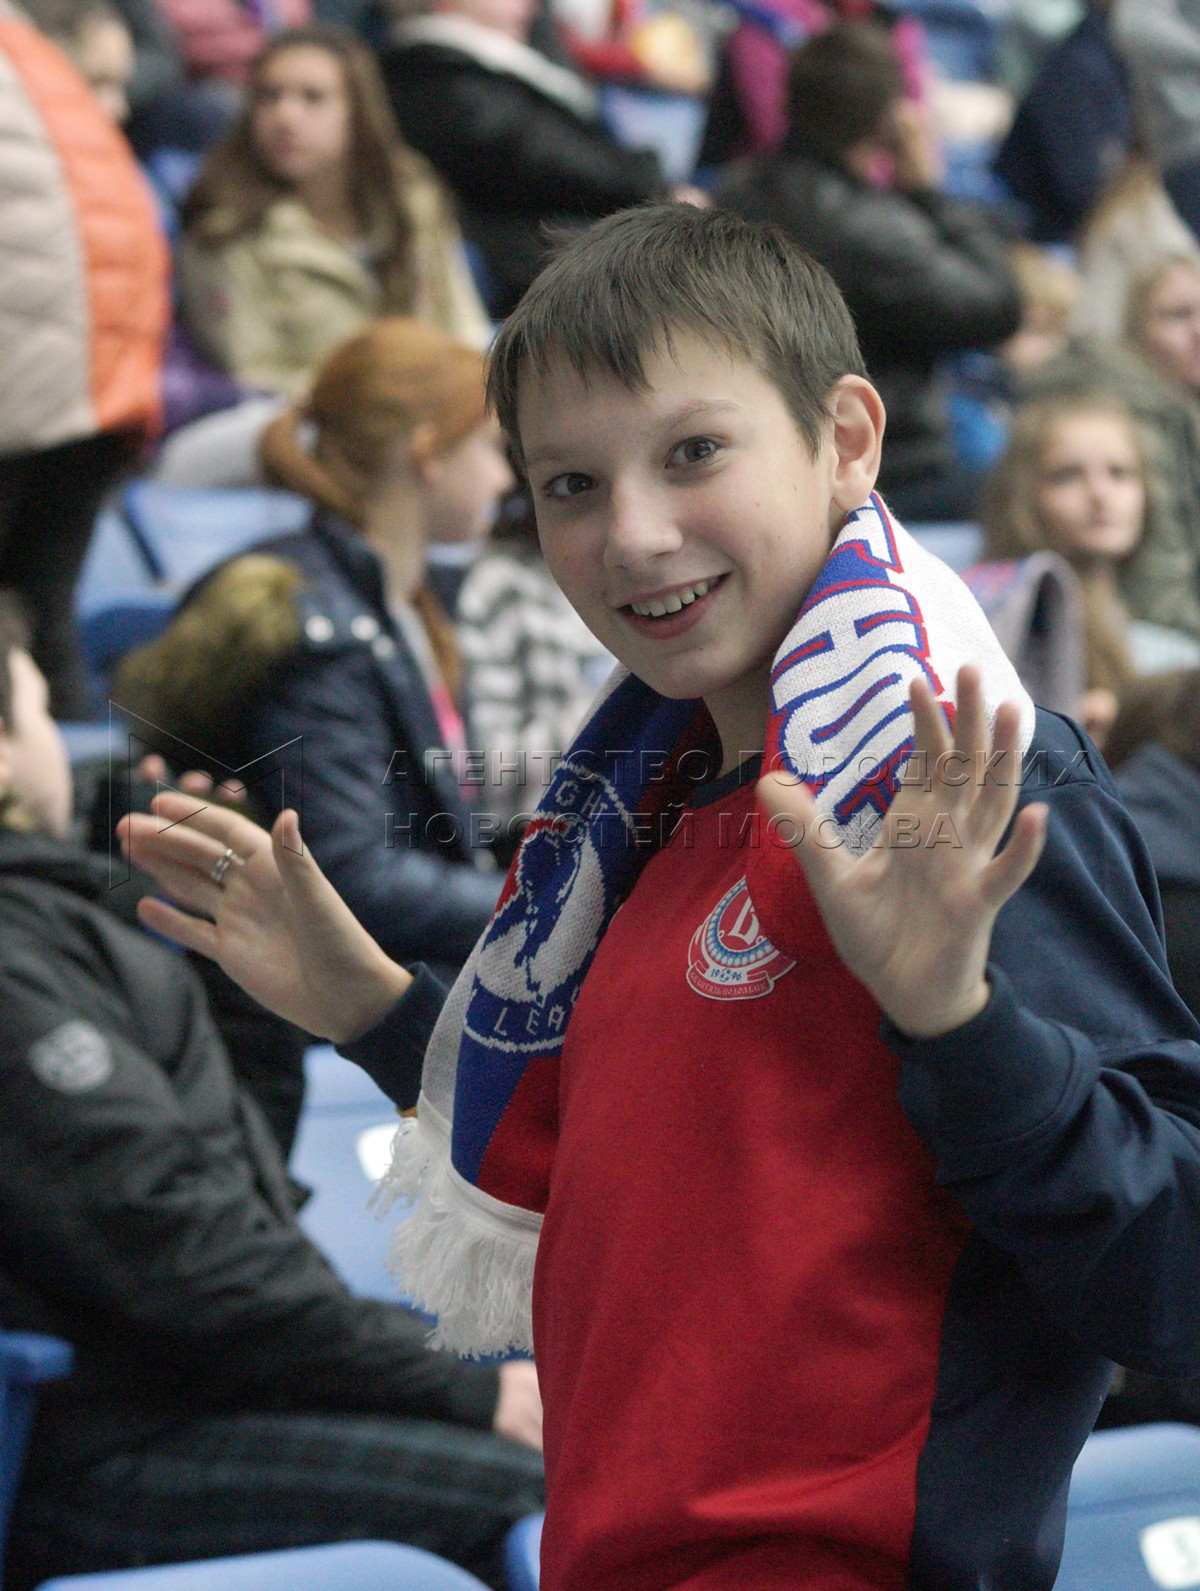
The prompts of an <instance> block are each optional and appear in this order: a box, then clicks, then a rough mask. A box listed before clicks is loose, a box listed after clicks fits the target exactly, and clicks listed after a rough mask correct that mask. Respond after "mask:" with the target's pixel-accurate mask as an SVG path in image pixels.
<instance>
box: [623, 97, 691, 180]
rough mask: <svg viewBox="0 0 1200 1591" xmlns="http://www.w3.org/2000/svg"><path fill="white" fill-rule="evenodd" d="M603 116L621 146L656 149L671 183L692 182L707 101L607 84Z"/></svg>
mask: <svg viewBox="0 0 1200 1591" xmlns="http://www.w3.org/2000/svg"><path fill="white" fill-rule="evenodd" d="M600 114H601V115H602V116H603V118H604V123H605V126H606V127H607V128H608V130H609V132H610V133H611V134H612V135H613V137H614V138H615V139H616V140H617V142H618V143H621V144H626V145H628V146H629V147H630V148H631V149H653V150H654V152H655V154H656V155H657V156H658V158H659V160H660V161H661V162H662V168H663V171H664V173H665V174H666V178H667V181H668V182H690V181H691V179H692V173H693V171H694V170H695V169H696V156H697V154H698V153H699V151H700V140H701V139H702V138H703V137H704V118H705V115H706V114H707V112H706V106H705V102H704V100H702V99H699V98H697V97H696V96H695V95H692V94H664V93H660V92H657V91H655V90H652V89H645V88H626V87H625V86H624V85H622V84H619V83H605V84H604V85H603V86H602V87H601V89H600Z"/></svg>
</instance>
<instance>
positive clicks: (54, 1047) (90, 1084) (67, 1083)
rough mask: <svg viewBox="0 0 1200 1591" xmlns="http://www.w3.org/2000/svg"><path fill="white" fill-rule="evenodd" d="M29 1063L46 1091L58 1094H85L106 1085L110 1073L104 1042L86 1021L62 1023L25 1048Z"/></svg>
mask: <svg viewBox="0 0 1200 1591" xmlns="http://www.w3.org/2000/svg"><path fill="white" fill-rule="evenodd" d="M29 1064H30V1066H31V1067H32V1068H33V1071H34V1075H35V1076H36V1077H37V1078H38V1080H39V1081H40V1082H42V1083H45V1085H46V1087H47V1088H53V1089H55V1090H56V1091H57V1092H58V1093H60V1094H86V1093H88V1092H90V1090H91V1089H93V1088H99V1087H100V1085H101V1084H102V1083H107V1082H108V1080H109V1078H110V1077H111V1076H112V1072H113V1054H112V1050H111V1049H110V1048H109V1045H108V1040H107V1039H106V1038H105V1037H104V1035H103V1033H101V1032H100V1031H99V1029H97V1028H94V1027H93V1026H92V1024H91V1023H90V1022H84V1021H80V1020H76V1021H73V1022H64V1023H62V1025H61V1026H60V1027H56V1028H55V1029H54V1031H53V1032H52V1033H47V1034H46V1036H45V1037H44V1038H40V1039H38V1041H37V1042H36V1044H32V1045H30V1047H29Z"/></svg>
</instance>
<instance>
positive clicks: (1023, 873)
mask: <svg viewBox="0 0 1200 1591" xmlns="http://www.w3.org/2000/svg"><path fill="white" fill-rule="evenodd" d="M1049 816H1050V809H1049V808H1048V807H1047V806H1046V805H1045V803H1044V802H1041V801H1038V802H1034V803H1033V804H1032V805H1030V806H1027V807H1026V808H1025V809H1024V810H1023V811H1022V812H1020V813H1019V814H1018V816H1017V821H1016V822H1015V823H1014V824H1013V831H1012V834H1011V835H1010V836H1009V841H1008V844H1007V845H1006V846H1005V847H1004V849H1003V850H1002V851H1001V852H1000V853H999V854H998V855H997V856H995V857H993V858H992V860H991V861H990V862H989V863H988V865H987V867H986V868H985V869H984V871H983V875H982V877H981V879H980V895H981V897H982V898H983V900H984V902H985V904H986V905H987V907H988V908H989V910H991V911H993V912H998V911H999V910H1000V908H1001V906H1003V905H1004V903H1005V901H1007V900H1010V899H1011V898H1012V896H1014V895H1015V894H1016V893H1017V891H1018V890H1019V889H1020V887H1021V885H1022V884H1023V883H1024V882H1025V880H1026V879H1027V878H1028V877H1029V875H1030V874H1031V873H1032V872H1033V870H1034V868H1035V867H1036V866H1037V864H1038V859H1039V858H1040V856H1041V854H1042V850H1043V847H1044V846H1045V844H1046V825H1047V822H1048V820H1049Z"/></svg>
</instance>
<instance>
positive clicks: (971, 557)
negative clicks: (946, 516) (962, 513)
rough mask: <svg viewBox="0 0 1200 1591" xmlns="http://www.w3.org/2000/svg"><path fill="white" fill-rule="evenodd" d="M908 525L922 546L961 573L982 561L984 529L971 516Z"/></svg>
mask: <svg viewBox="0 0 1200 1591" xmlns="http://www.w3.org/2000/svg"><path fill="white" fill-rule="evenodd" d="M904 528H905V529H906V530H907V531H908V533H909V535H910V536H912V537H913V538H914V539H915V540H917V541H919V542H920V543H921V546H922V547H925V548H928V550H929V551H930V552H931V553H933V555H934V556H935V557H936V558H940V559H941V560H942V562H943V563H945V564H949V566H950V568H951V569H954V570H956V571H957V572H958V573H960V574H961V572H962V571H963V570H964V569H969V568H970V566H971V565H972V564H973V563H978V561H979V559H980V557H981V556H982V554H983V530H982V529H981V527H980V526H978V525H976V524H973V523H972V522H971V521H969V520H962V521H959V520H947V521H946V522H945V523H942V522H941V521H940V520H939V521H933V522H931V523H930V524H927V525H926V524H915V525H905V527H904Z"/></svg>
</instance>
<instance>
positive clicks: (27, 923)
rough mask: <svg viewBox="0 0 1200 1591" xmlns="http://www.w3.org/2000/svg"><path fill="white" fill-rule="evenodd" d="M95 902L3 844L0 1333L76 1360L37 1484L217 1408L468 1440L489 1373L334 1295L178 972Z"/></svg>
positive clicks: (47, 865)
mask: <svg viewBox="0 0 1200 1591" xmlns="http://www.w3.org/2000/svg"><path fill="white" fill-rule="evenodd" d="M131 887H133V886H132V885H130V886H126V888H131ZM116 893H117V894H118V895H119V894H120V893H121V891H119V890H118V891H117V892H116ZM112 899H113V892H112V891H111V890H110V886H109V864H108V861H107V859H97V858H95V857H92V856H90V855H89V854H88V853H87V852H84V851H80V850H77V849H76V848H74V847H73V846H69V845H65V844H62V843H59V842H57V841H54V840H49V839H44V838H41V837H39V836H36V835H22V834H8V833H0V1003H2V1006H3V1010H4V1023H3V1026H2V1028H0V1321H3V1323H4V1325H5V1327H6V1328H7V1329H14V1330H22V1329H24V1330H40V1331H50V1332H54V1333H56V1334H57V1335H59V1336H63V1337H66V1338H67V1339H68V1340H69V1341H70V1342H72V1343H73V1344H74V1347H75V1370H74V1372H73V1373H72V1375H71V1376H69V1377H68V1378H67V1379H66V1380H65V1381H63V1382H60V1383H57V1384H55V1385H53V1386H50V1387H47V1388H45V1389H44V1390H43V1392H42V1395H41V1397H40V1399H39V1404H38V1415H37V1423H36V1426H35V1431H34V1441H33V1446H32V1449H31V1452H30V1470H31V1474H32V1475H33V1476H35V1477H40V1478H41V1479H43V1480H45V1479H46V1478H47V1477H49V1476H51V1475H54V1474H57V1473H61V1472H63V1471H65V1470H69V1469H70V1467H71V1466H72V1465H73V1464H76V1463H79V1464H86V1463H90V1462H92V1461H93V1460H95V1459H97V1458H98V1457H100V1456H101V1455H102V1454H104V1453H106V1452H112V1451H116V1450H120V1449H122V1448H125V1447H128V1446H130V1445H134V1444H136V1443H137V1442H138V1441H139V1440H140V1439H143V1438H146V1437H148V1436H150V1435H151V1434H153V1433H156V1432H158V1431H161V1430H164V1429H167V1428H169V1427H170V1426H171V1425H174V1424H178V1423H179V1422H180V1421H181V1420H185V1419H188V1418H192V1417H195V1416H196V1415H198V1414H201V1413H204V1412H214V1411H222V1410H224V1411H241V1410H259V1411H261V1410H285V1409H290V1410H307V1411H310V1412H326V1413H332V1412H339V1411H340V1412H358V1413H374V1414H389V1415H411V1416H414V1417H419V1418H428V1419H445V1420H451V1421H456V1422H460V1423H465V1424H469V1425H474V1426H478V1427H480V1428H483V1429H486V1428H487V1427H488V1426H490V1424H491V1421H492V1418H493V1416H494V1414H495V1407H496V1397H497V1392H498V1382H497V1377H496V1371H495V1369H494V1368H491V1367H484V1366H480V1365H469V1364H465V1363H462V1362H460V1361H458V1360H456V1359H453V1358H451V1357H450V1356H449V1355H445V1354H438V1353H433V1352H431V1351H430V1350H429V1349H428V1348H427V1347H426V1345H425V1344H426V1338H427V1335H428V1326H427V1324H426V1323H425V1322H424V1321H423V1320H422V1319H421V1318H420V1317H418V1316H416V1315H414V1314H413V1313H412V1312H411V1311H409V1310H405V1309H402V1308H400V1307H399V1306H395V1305H390V1304H383V1303H377V1302H375V1301H373V1300H369V1299H359V1298H354V1297H352V1296H351V1294H350V1293H349V1292H348V1291H347V1290H346V1288H345V1287H344V1285H343V1284H342V1282H341V1281H340V1280H339V1279H338V1277H337V1276H336V1275H335V1274H334V1273H333V1271H332V1270H331V1269H330V1267H329V1265H328V1264H327V1263H326V1261H325V1259H324V1258H323V1257H322V1255H321V1254H320V1253H319V1252H318V1251H317V1249H315V1248H314V1247H313V1245H312V1243H310V1242H309V1240H308V1238H307V1237H306V1236H305V1234H304V1233H303V1232H302V1231H301V1229H300V1227H299V1226H298V1225H297V1224H296V1219H295V1216H294V1214H293V1209H292V1194H291V1189H290V1186H289V1184H288V1181H287V1176H286V1173H285V1171H284V1167H283V1163H282V1160H281V1159H280V1156H279V1153H278V1150H277V1149H276V1147H275V1144H274V1142H273V1140H272V1138H271V1135H270V1133H269V1132H268V1130H267V1127H266V1124H265V1122H264V1121H263V1118H262V1116H261V1115H260V1113H259V1112H258V1110H257V1109H256V1108H255V1106H254V1103H253V1101H252V1100H251V1099H250V1098H249V1097H248V1096H247V1095H246V1094H244V1093H243V1092H242V1091H241V1090H240V1089H239V1088H238V1087H237V1085H236V1083H235V1081H234V1078H233V1074H232V1072H231V1070H230V1066H229V1060H228V1056H227V1054H226V1051H225V1047H224V1045H223V1044H222V1042H221V1039H220V1037H219V1035H218V1033H217V1031H216V1028H215V1027H214V1025H213V1022H212V1018H211V1017H210V1015H209V1012H208V1008H207V1005H206V1003H205V1000H204V996H203V993H202V991H201V989H200V986H199V984H198V983H197V982H196V979H195V977H194V976H193V974H192V972H191V970H190V969H189V967H188V965H187V962H186V960H185V959H184V958H183V957H182V956H180V955H179V954H178V953H177V952H175V951H174V950H172V949H169V948H168V947H166V946H165V945H163V944H161V943H159V942H158V941H156V940H154V939H152V938H151V937H150V936H149V935H147V934H146V933H144V932H142V931H141V930H140V929H135V928H131V927H129V926H128V925H127V924H126V923H123V922H121V921H119V920H118V919H117V918H116V917H115V916H114V915H113V914H112V912H111V911H109V910H108V909H107V907H108V904H109V902H110V901H111V900H112ZM408 1091H409V1092H411V1083H410V1085H409V1087H408Z"/></svg>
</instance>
